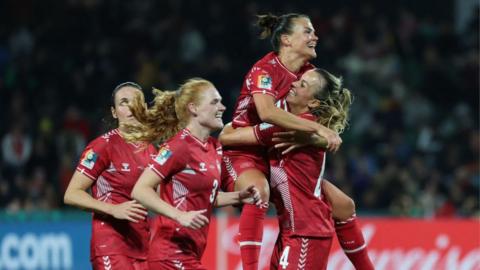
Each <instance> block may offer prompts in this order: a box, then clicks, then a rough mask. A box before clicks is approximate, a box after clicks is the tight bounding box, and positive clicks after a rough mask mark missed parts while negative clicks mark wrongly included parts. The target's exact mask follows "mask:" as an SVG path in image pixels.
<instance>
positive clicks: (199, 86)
mask: <svg viewBox="0 0 480 270" xmlns="http://www.w3.org/2000/svg"><path fill="white" fill-rule="evenodd" d="M207 86H212V87H213V84H212V83H211V82H209V81H207V80H204V79H201V78H193V79H189V80H187V81H186V82H185V83H184V84H182V85H181V86H180V88H179V89H178V90H176V91H161V90H158V89H154V90H153V94H154V95H155V98H154V100H153V104H152V106H151V107H150V108H147V107H146V105H145V103H142V102H141V99H140V98H135V100H134V101H133V103H132V105H131V106H130V110H131V111H132V114H133V116H135V118H136V119H137V120H138V121H139V122H140V123H141V125H128V126H127V128H128V132H127V134H126V135H125V138H126V139H127V140H129V141H146V142H150V143H161V142H163V141H165V140H167V139H169V138H170V137H172V136H174V135H175V134H176V133H177V132H179V131H180V130H181V129H183V128H185V126H186V125H187V123H188V121H189V120H190V112H189V111H188V104H189V103H196V104H198V103H199V102H200V93H201V91H202V90H203V89H204V88H205V87H207Z"/></svg>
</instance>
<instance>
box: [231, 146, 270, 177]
mask: <svg viewBox="0 0 480 270" xmlns="http://www.w3.org/2000/svg"><path fill="white" fill-rule="evenodd" d="M223 155H224V156H223V163H224V165H225V167H226V170H222V177H229V178H231V179H233V181H236V180H237V177H238V176H239V175H241V174H242V173H243V172H245V171H246V170H250V169H257V170H259V171H261V172H262V173H263V174H264V175H265V177H266V178H267V179H268V178H269V174H270V166H269V164H268V160H267V158H266V157H265V155H261V154H258V153H257V154H255V153H251V152H248V151H247V152H241V151H229V150H226V151H224V152H223ZM224 172H225V173H224Z"/></svg>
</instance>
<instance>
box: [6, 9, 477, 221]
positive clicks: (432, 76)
mask: <svg viewBox="0 0 480 270" xmlns="http://www.w3.org/2000/svg"><path fill="white" fill-rule="evenodd" d="M293 2H295V3H293ZM293 2H292V1H288V2H282V1H273V0H269V1H252V0H248V1H241V0H233V1H214V0H208V1H205V0H204V1H199V0H198V1H197V0H170V1H154V0H145V1H114V0H67V1H53V0H45V1H34V0H5V1H1V2H0V111H1V113H0V140H1V142H0V143H1V145H0V146H1V152H0V156H1V160H0V208H1V209H4V210H6V211H8V212H17V211H21V210H37V209H44V210H49V209H61V208H63V207H64V206H63V204H62V198H63V192H64V190H65V188H66V185H67V184H68V181H69V179H70V177H71V175H72V174H73V171H74V169H75V167H76V163H77V161H78V159H79V155H80V154H81V151H82V150H83V148H84V147H85V145H86V143H88V141H90V140H91V139H92V138H94V137H96V136H98V135H99V134H101V133H102V132H104V131H105V130H106V129H107V127H105V126H104V124H103V121H102V120H103V118H104V117H105V116H106V115H107V114H108V112H109V105H110V103H109V102H110V101H109V99H110V95H111V91H112V90H113V88H114V87H115V86H116V85H117V84H119V83H121V82H124V81H135V82H137V83H139V84H140V85H142V86H143V87H144V89H145V90H146V93H149V92H150V89H151V87H153V86H155V87H157V88H160V89H175V88H176V87H177V86H178V84H180V83H181V82H182V81H183V80H185V79H186V78H189V77H193V76H200V77H204V78H207V79H209V80H211V81H213V82H214V83H215V85H216V86H217V88H218V89H219V90H220V92H221V94H222V95H223V98H224V101H225V104H226V105H227V107H228V108H229V110H227V113H226V114H225V117H224V120H225V122H228V121H230V119H231V118H230V117H231V110H232V107H233V105H234V101H235V98H236V96H237V95H238V93H239V90H240V87H241V84H242V81H243V77H244V75H245V73H246V72H247V71H248V69H249V68H250V66H251V65H253V63H254V62H255V61H256V60H257V59H259V58H260V57H261V56H263V55H264V54H266V53H267V52H268V51H269V50H270V43H269V41H268V40H260V39H258V30H257V29H256V28H255V27H254V22H255V16H254V15H255V14H262V13H267V12H272V13H274V14H282V13H288V12H298V13H305V14H307V15H309V16H310V17H311V20H312V23H313V25H314V27H315V28H316V33H317V35H318V36H319V44H318V47H317V53H318V58H317V59H316V60H315V61H314V64H315V65H317V66H319V67H322V68H325V69H327V70H330V71H332V72H333V73H334V74H336V75H342V76H343V78H344V83H345V85H346V87H348V88H349V89H351V91H352V92H353V94H354V95H355V101H354V105H353V108H352V115H351V121H350V126H349V128H348V129H347V130H346V132H345V133H344V134H342V138H343V141H344V143H343V145H342V148H341V150H340V151H339V152H338V153H336V154H329V155H328V158H327V160H328V161H327V171H326V178H327V179H329V180H331V181H332V182H333V183H334V184H336V185H337V186H339V187H340V188H341V189H342V190H343V191H345V192H346V193H348V194H349V195H351V196H352V197H353V198H354V200H355V202H356V205H357V209H358V210H359V212H360V213H366V214H382V215H394V216H409V217H426V218H434V217H453V216H461V217H472V216H477V217H478V216H480V210H479V208H480V207H479V193H480V174H479V149H480V135H479V85H478V83H479V9H478V4H477V6H474V5H473V6H466V7H465V6H461V5H460V4H459V2H454V1H433V0H431V1H427V0H426V1H420V2H419V1H340V2H341V3H340V2H339V3H331V2H326V3H315V4H314V3H313V2H310V1H293ZM463 2H465V1H463ZM466 2H468V1H466ZM470 2H475V1H470ZM147 97H149V96H148V95H147ZM150 97H151V96H150Z"/></svg>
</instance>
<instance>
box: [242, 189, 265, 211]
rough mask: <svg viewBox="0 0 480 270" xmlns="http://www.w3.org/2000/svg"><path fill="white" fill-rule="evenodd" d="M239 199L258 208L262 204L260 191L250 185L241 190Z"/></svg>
mask: <svg viewBox="0 0 480 270" xmlns="http://www.w3.org/2000/svg"><path fill="white" fill-rule="evenodd" d="M238 199H239V200H240V202H242V203H248V204H255V205H256V206H260V205H261V204H262V198H261V197H260V191H258V189H257V188H256V187H255V186H254V185H250V186H248V187H247V188H245V189H243V190H241V191H240V192H239V193H238Z"/></svg>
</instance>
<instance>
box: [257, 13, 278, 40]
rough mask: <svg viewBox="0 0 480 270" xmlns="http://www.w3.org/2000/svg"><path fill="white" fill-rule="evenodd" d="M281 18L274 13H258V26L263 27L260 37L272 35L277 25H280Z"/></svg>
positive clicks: (264, 37)
mask: <svg viewBox="0 0 480 270" xmlns="http://www.w3.org/2000/svg"><path fill="white" fill-rule="evenodd" d="M278 21H279V18H278V17H277V16H275V15H272V14H266V15H257V26H258V27H259V28H260V29H261V31H262V32H261V33H260V38H261V39H266V38H268V37H269V36H271V35H272V33H273V31H274V30H275V28H276V26H277V25H278Z"/></svg>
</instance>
